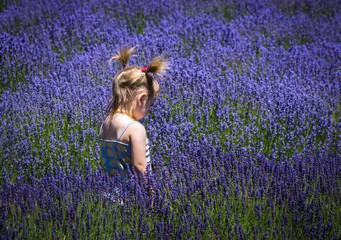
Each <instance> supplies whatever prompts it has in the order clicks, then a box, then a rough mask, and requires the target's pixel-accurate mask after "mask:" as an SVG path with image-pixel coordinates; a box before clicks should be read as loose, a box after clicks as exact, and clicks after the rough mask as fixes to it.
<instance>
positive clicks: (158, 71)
mask: <svg viewBox="0 0 341 240" xmlns="http://www.w3.org/2000/svg"><path fill="white" fill-rule="evenodd" d="M168 68H169V67H168V62H167V61H165V60H163V59H162V57H161V56H157V57H156V58H154V59H153V60H152V61H151V63H150V64H149V65H148V67H147V68H144V69H142V71H143V72H147V73H152V74H154V75H156V76H158V77H162V76H163V75H164V73H165V72H166V70H167V69H168Z"/></svg>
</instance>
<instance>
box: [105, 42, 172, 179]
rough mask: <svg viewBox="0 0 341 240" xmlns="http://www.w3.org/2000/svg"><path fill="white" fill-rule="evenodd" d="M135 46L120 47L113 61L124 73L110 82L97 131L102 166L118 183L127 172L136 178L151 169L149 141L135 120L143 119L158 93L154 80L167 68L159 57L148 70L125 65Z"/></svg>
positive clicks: (126, 176)
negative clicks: (104, 114)
mask: <svg viewBox="0 0 341 240" xmlns="http://www.w3.org/2000/svg"><path fill="white" fill-rule="evenodd" d="M134 52H135V47H133V48H124V47H122V48H121V49H120V51H119V52H118V54H117V55H116V56H114V57H112V58H111V59H110V61H109V64H110V63H111V61H112V60H115V59H116V60H118V61H119V62H120V63H121V65H122V66H123V70H121V71H120V72H118V73H117V74H116V76H115V77H114V79H113V82H112V98H111V100H110V102H109V105H108V107H107V110H106V111H107V114H108V116H107V117H106V119H105V120H104V122H103V124H102V126H101V130H100V142H101V166H102V168H103V169H104V170H105V171H106V172H108V174H109V176H115V175H116V174H118V176H119V177H120V180H121V182H123V181H125V180H126V179H127V178H128V172H129V170H130V171H135V172H136V173H137V174H138V176H139V179H141V177H142V178H144V179H145V174H146V172H147V169H149V170H151V163H150V156H149V147H148V139H147V136H146V130H145V128H144V126H143V125H142V124H141V123H139V122H138V121H139V120H141V119H142V118H144V117H146V116H147V114H148V112H149V109H150V107H151V106H152V104H153V103H154V102H155V101H156V100H157V98H158V97H159V94H160V87H159V84H158V82H157V81H156V79H155V77H161V76H162V75H163V74H164V72H165V70H166V69H167V68H168V65H167V62H166V61H164V60H162V58H161V57H160V56H158V57H156V58H154V59H153V60H152V62H151V63H150V64H149V65H148V67H144V68H140V67H136V66H129V67H128V66H127V63H128V61H129V59H130V58H131V57H133V56H135V55H132V54H133V53H134Z"/></svg>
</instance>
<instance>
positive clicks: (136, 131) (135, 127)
mask: <svg viewBox="0 0 341 240" xmlns="http://www.w3.org/2000/svg"><path fill="white" fill-rule="evenodd" d="M128 129H129V132H128V134H129V136H130V138H134V139H143V138H146V136H147V134H146V129H145V127H144V126H143V125H142V124H141V123H139V122H136V123H134V124H132V125H131V126H130V127H129V128H128Z"/></svg>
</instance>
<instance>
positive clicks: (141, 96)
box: [137, 92, 148, 104]
mask: <svg viewBox="0 0 341 240" xmlns="http://www.w3.org/2000/svg"><path fill="white" fill-rule="evenodd" d="M147 97H148V95H147V93H145V92H142V93H140V94H138V95H137V103H138V104H142V101H143V100H145V99H146V98H147Z"/></svg>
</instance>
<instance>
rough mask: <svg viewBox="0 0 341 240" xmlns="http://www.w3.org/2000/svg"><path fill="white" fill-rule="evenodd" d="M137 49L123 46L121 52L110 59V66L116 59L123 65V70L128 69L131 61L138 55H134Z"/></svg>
mask: <svg viewBox="0 0 341 240" xmlns="http://www.w3.org/2000/svg"><path fill="white" fill-rule="evenodd" d="M135 48H136V47H131V48H127V47H123V46H122V47H121V49H120V51H118V52H117V55H115V56H113V57H112V58H110V60H109V65H110V63H111V61H112V60H115V59H116V60H118V61H119V62H120V63H121V65H122V66H123V69H124V68H126V67H127V64H128V61H129V59H130V58H132V57H135V56H136V55H133V53H134V52H135V51H136V50H135Z"/></svg>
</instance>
